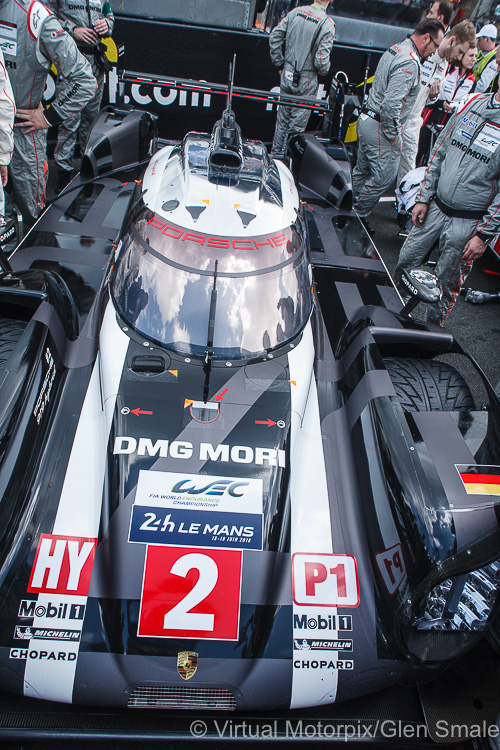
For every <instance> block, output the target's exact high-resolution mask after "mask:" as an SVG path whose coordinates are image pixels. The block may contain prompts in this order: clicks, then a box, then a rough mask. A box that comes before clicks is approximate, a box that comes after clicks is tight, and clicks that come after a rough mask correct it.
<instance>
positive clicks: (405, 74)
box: [380, 60, 419, 141]
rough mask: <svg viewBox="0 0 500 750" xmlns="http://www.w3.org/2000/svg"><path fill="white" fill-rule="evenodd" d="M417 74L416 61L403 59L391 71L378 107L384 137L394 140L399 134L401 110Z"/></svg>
mask: <svg viewBox="0 0 500 750" xmlns="http://www.w3.org/2000/svg"><path fill="white" fill-rule="evenodd" d="M418 75H419V67H418V63H417V62H415V61H414V60H404V61H402V62H401V63H399V64H397V67H395V69H394V71H393V72H392V73H391V75H390V78H389V83H388V86H387V89H386V92H385V95H384V101H383V102H382V106H381V107H380V122H381V124H382V130H383V133H384V135H385V137H386V138H387V139H388V140H390V141H394V140H396V139H397V138H399V137H400V136H401V122H400V120H401V112H402V110H403V107H404V105H405V102H406V99H407V97H408V94H409V93H410V91H411V89H412V88H413V86H414V85H415V81H416V80H417V78H418Z"/></svg>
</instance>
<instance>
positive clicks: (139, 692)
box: [127, 685, 236, 711]
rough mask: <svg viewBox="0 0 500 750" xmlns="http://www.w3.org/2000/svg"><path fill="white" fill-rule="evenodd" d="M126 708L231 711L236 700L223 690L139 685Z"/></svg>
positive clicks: (228, 691)
mask: <svg viewBox="0 0 500 750" xmlns="http://www.w3.org/2000/svg"><path fill="white" fill-rule="evenodd" d="M127 706H128V707H129V708H185V709H193V708H195V709H198V708H199V709H205V710H208V711H221V710H231V711H233V710H234V709H235V708H236V700H235V697H234V695H233V694H232V692H231V691H230V690H226V689H224V688H202V687H184V686H179V687H163V686H159V685H139V686H138V687H136V688H134V690H133V691H132V693H131V695H130V698H129V699H128V703H127Z"/></svg>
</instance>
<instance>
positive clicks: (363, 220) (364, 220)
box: [359, 216, 375, 235]
mask: <svg viewBox="0 0 500 750" xmlns="http://www.w3.org/2000/svg"><path fill="white" fill-rule="evenodd" d="M359 220H360V222H361V223H362V225H363V226H364V228H365V229H366V231H367V232H368V234H370V235H371V234H375V230H374V228H373V227H372V226H371V224H370V223H369V222H368V219H367V218H366V216H365V217H361V216H360V217H359Z"/></svg>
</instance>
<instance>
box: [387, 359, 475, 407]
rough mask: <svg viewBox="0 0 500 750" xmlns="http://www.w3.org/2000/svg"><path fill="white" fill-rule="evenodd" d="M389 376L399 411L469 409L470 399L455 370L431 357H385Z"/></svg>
mask: <svg viewBox="0 0 500 750" xmlns="http://www.w3.org/2000/svg"><path fill="white" fill-rule="evenodd" d="M384 364H385V366H386V368H387V371H388V373H389V375H390V376H391V380H392V383H393V385H394V389H395V391H396V394H397V396H398V399H399V403H400V404H401V406H402V408H403V411H473V410H474V409H475V404H474V399H473V397H472V393H471V392H470V389H469V386H468V385H467V383H466V382H465V380H464V379H463V377H462V376H461V375H460V373H459V372H458V370H455V368H454V367H452V366H451V365H448V364H447V363H445V362H439V361H438V360H434V359H400V358H399V357H388V358H387V359H384Z"/></svg>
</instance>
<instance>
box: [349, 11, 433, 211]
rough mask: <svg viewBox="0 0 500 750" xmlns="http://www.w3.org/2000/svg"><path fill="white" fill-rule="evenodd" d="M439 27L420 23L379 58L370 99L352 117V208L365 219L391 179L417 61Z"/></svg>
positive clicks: (428, 21) (413, 93)
mask: <svg viewBox="0 0 500 750" xmlns="http://www.w3.org/2000/svg"><path fill="white" fill-rule="evenodd" d="M443 35H444V26H443V24H442V23H441V22H440V21H438V20H437V19H434V18H429V19H424V20H423V21H421V22H420V23H419V24H418V26H417V27H416V29H415V31H414V32H413V34H411V36H409V37H408V38H407V39H405V40H404V41H403V42H400V43H399V44H393V46H392V47H390V48H389V49H388V50H386V51H385V52H384V54H383V55H382V57H381V58H380V61H379V64H378V66H377V70H376V71H375V76H374V79H373V85H372V87H371V90H370V95H369V97H368V100H367V102H366V105H365V106H364V107H363V109H362V112H361V114H360V116H359V119H358V124H357V133H358V142H359V150H358V161H357V164H356V167H355V169H354V172H353V175H352V187H353V194H354V198H355V203H354V208H355V210H356V211H357V213H358V215H359V216H360V217H361V218H366V217H367V216H368V214H369V213H370V212H371V211H372V209H373V208H374V207H375V205H376V203H377V202H378V200H379V198H380V197H381V196H382V194H383V193H384V192H385V190H386V189H387V188H388V187H389V186H390V185H391V183H392V182H393V181H394V179H395V177H396V174H397V171H398V164H399V153H400V148H401V132H402V128H403V126H404V123H405V121H406V119H407V118H408V117H409V115H410V113H411V111H412V109H413V104H414V102H415V99H416V97H417V94H418V91H419V89H420V70H421V62H422V60H425V59H426V58H427V57H428V55H430V54H432V53H433V52H434V51H435V50H436V49H437V48H438V47H439V45H440V44H441V41H442V39H443Z"/></svg>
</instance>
